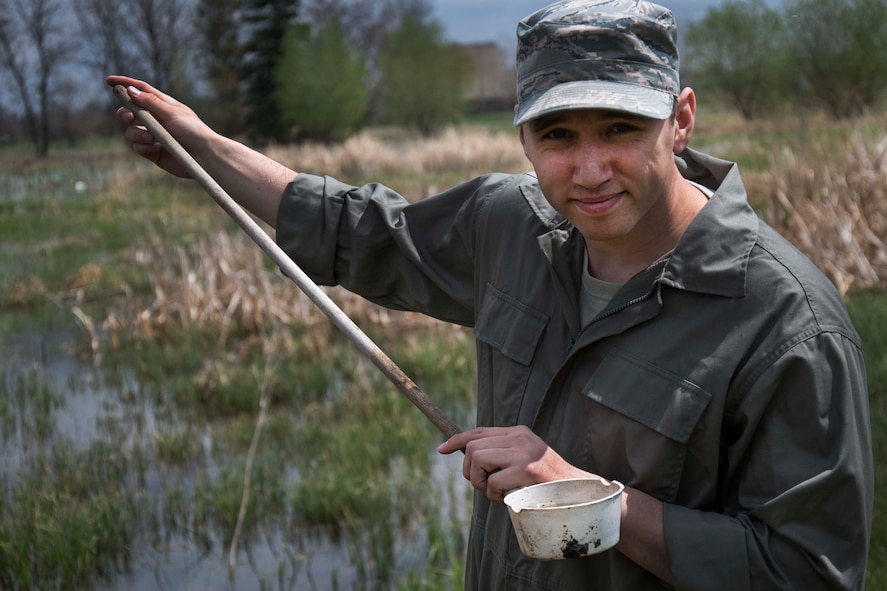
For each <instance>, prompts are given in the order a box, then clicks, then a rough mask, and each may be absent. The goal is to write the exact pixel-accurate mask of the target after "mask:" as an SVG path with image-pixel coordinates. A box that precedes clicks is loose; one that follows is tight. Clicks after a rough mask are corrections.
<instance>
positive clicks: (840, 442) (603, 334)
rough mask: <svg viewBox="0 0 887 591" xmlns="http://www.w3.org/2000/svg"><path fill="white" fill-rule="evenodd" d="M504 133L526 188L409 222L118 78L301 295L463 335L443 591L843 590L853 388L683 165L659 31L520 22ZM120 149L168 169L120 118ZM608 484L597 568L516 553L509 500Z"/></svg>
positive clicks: (865, 523) (404, 209) (715, 194)
mask: <svg viewBox="0 0 887 591" xmlns="http://www.w3.org/2000/svg"><path fill="white" fill-rule="evenodd" d="M517 66H518V101H519V102H518V105H517V107H516V115H515V125H517V126H519V128H520V137H521V141H522V143H523V146H524V150H525V152H526V155H527V157H528V158H529V160H530V162H531V163H532V164H533V168H534V170H535V174H521V175H504V174H492V175H489V176H485V177H482V178H478V179H475V180H473V181H470V182H467V183H465V184H463V185H460V186H458V187H454V188H452V189H450V190H448V191H446V192H444V193H442V194H440V195H437V196H434V197H432V198H429V199H426V200H423V201H420V202H418V203H415V204H412V205H408V204H407V203H406V201H405V200H404V199H403V198H401V197H400V196H399V195H396V194H394V193H393V192H392V191H391V190H389V189H386V188H385V187H380V186H378V185H370V186H365V187H353V186H350V185H346V184H343V183H340V182H338V181H336V180H334V179H331V178H325V177H317V176H313V175H308V174H298V175H297V174H296V173H295V172H294V171H291V170H289V169H287V168H286V167H283V166H282V165H280V164H277V163H275V162H273V161H270V160H268V159H267V158H265V157H263V156H261V155H259V154H257V153H255V152H253V151H251V150H248V149H247V148H245V147H244V146H242V145H241V144H238V143H236V142H233V141H231V140H229V139H226V138H223V137H220V136H218V135H217V134H215V133H214V132H212V130H210V129H209V128H208V127H206V126H205V125H204V124H203V123H202V122H201V121H200V120H199V119H198V118H197V116H196V115H195V114H194V113H193V112H192V111H191V110H190V109H188V108H187V107H185V106H184V105H182V104H180V103H177V102H176V101H174V100H173V99H171V98H170V97H168V96H166V95H164V94H162V93H161V92H159V91H157V90H155V89H153V88H152V87H150V86H149V85H147V84H145V83H143V82H139V81H136V80H132V79H129V78H124V77H118V76H112V77H109V79H108V83H109V84H111V85H115V84H124V85H126V86H128V87H129V92H130V94H131V95H132V97H133V100H134V101H135V102H136V103H137V104H139V105H141V106H144V107H146V108H148V109H150V110H151V111H152V112H153V113H154V114H155V116H156V117H157V118H158V119H159V120H160V121H161V122H162V123H163V124H164V125H165V126H166V127H167V129H168V130H169V131H170V132H171V133H172V134H173V135H174V136H175V137H176V138H177V139H178V140H179V141H180V142H181V143H182V144H183V145H184V146H185V147H186V148H187V149H189V151H190V152H191V153H192V155H193V156H195V158H196V159H197V160H198V161H199V162H200V163H201V164H202V165H203V166H204V167H205V168H206V169H207V170H208V172H210V174H212V175H213V176H214V177H215V178H216V180H217V181H219V183H220V184H221V185H222V186H223V187H225V188H226V190H227V191H228V192H229V193H230V194H231V195H232V196H234V197H235V198H236V199H238V200H239V201H240V202H241V203H243V204H244V205H245V206H247V207H248V208H249V209H250V210H252V211H253V212H254V213H255V214H256V215H258V216H259V217H261V218H262V219H264V220H265V221H266V222H268V223H270V224H272V225H275V226H276V228H277V240H278V242H279V243H280V244H281V246H282V247H283V248H284V249H285V250H286V251H287V252H288V253H290V254H291V255H292V256H293V257H294V258H295V259H296V260H297V261H298V263H299V264H300V266H301V267H302V268H303V269H304V270H305V271H306V272H307V273H308V274H309V275H311V276H312V278H313V279H314V280H315V281H318V282H319V283H324V284H340V285H343V286H345V287H347V288H349V289H351V290H353V291H355V292H357V293H360V294H362V295H364V296H365V297H367V298H369V299H371V300H373V301H375V302H377V303H380V304H382V305H385V306H389V307H392V308H397V309H404V310H417V311H421V312H424V313H426V314H429V315H431V316H435V317H437V318H441V319H444V320H448V321H451V322H455V323H460V324H464V325H468V326H472V327H473V328H474V331H475V334H476V337H477V355H478V407H477V424H478V427H477V428H476V429H473V430H470V431H467V432H465V433H461V434H458V435H456V436H454V437H453V438H451V439H450V440H449V441H447V442H445V443H444V444H442V445H441V446H440V449H439V451H440V452H441V453H453V452H455V451H457V450H460V449H464V450H465V461H464V468H463V471H464V475H465V477H466V478H467V479H469V480H470V481H471V483H472V484H473V485H474V487H475V488H476V489H477V492H476V495H475V506H474V516H473V520H472V527H471V534H470V543H469V555H468V560H467V569H466V570H467V572H466V588H470V589H478V590H484V591H488V590H493V589H500V590H505V589H508V590H512V589H547V590H555V589H556V590H560V589H564V590H578V589H607V590H616V589H660V588H662V585H663V583H664V584H665V585H666V586H673V587H675V588H678V589H700V590H707V591H708V590H711V589H858V588H861V587H862V585H863V581H864V573H865V563H866V555H867V551H868V544H869V532H870V523H871V517H872V502H873V475H872V457H871V442H870V431H869V421H868V407H867V392H866V382H865V369H864V366H863V360H862V356H861V352H860V343H859V338H858V336H857V334H856V332H855V331H854V329H853V327H852V325H851V323H850V320H849V318H848V316H847V313H846V311H845V309H844V306H843V305H842V302H841V299H840V297H839V296H838V294H837V293H836V291H835V290H834V289H833V287H832V286H831V285H830V284H829V282H828V281H827V280H826V279H825V278H824V277H823V276H822V274H820V273H819V272H818V271H817V269H815V268H814V267H813V265H812V264H811V263H810V262H809V261H808V260H807V259H806V258H805V257H803V256H802V255H801V254H800V253H799V252H797V251H796V250H795V249H794V248H792V247H791V246H790V245H789V244H788V243H787V242H786V241H785V240H783V239H782V238H781V237H780V236H778V235H777V234H776V233H775V232H774V231H773V230H772V229H770V228H769V227H767V226H766V225H765V224H764V223H763V222H762V221H761V220H759V219H758V217H757V216H756V215H755V213H754V211H753V210H752V209H751V207H750V206H749V205H748V203H747V199H746V195H745V189H744V187H743V185H742V181H741V179H740V177H739V173H738V171H737V168H736V166H735V165H733V164H731V163H729V162H725V161H721V160H716V159H714V158H711V157H709V156H705V155H703V154H700V153H697V152H695V151H693V150H691V149H689V148H688V147H687V146H688V143H689V141H690V137H691V135H692V132H693V125H694V118H695V112H696V101H695V96H694V94H693V91H692V90H690V89H683V90H681V88H680V86H679V80H678V55H677V49H676V27H675V23H674V19H673V17H672V15H671V13H670V12H668V11H667V10H666V9H664V8H662V7H659V6H656V5H653V4H650V3H648V2H644V1H638V0H610V1H579V0H572V1H565V2H559V3H557V4H554V5H552V6H549V7H548V8H545V9H542V10H540V11H538V12H536V13H534V14H533V15H531V16H529V17H527V18H526V19H524V20H523V21H522V22H521V23H520V24H519V26H518V64H517ZM118 118H119V119H120V120H121V121H123V122H125V123H127V124H130V126H129V127H128V128H127V130H126V132H125V135H126V137H127V138H128V140H129V141H130V142H132V144H133V147H134V149H135V150H136V152H138V153H139V154H141V155H142V156H145V157H146V158H149V159H151V160H153V161H154V162H156V163H157V164H158V165H159V166H161V167H162V168H164V169H166V170H168V171H169V172H172V173H174V174H180V175H181V174H184V173H183V171H182V170H181V169H180V168H179V167H178V166H177V165H176V164H175V163H174V162H172V161H171V160H170V158H169V156H168V154H166V153H165V152H164V151H163V150H162V148H161V147H160V146H159V145H158V144H156V143H155V141H154V138H152V137H151V136H150V134H148V133H147V132H145V131H144V130H143V129H142V128H140V127H139V126H138V122H136V121H134V120H133V116H132V113H131V112H129V111H128V110H126V109H121V110H120V111H119V112H118ZM575 476H600V477H603V478H607V479H615V480H619V481H620V482H622V483H624V484H625V485H626V488H625V493H624V496H623V509H622V522H621V540H620V542H619V544H618V546H617V547H616V548H615V549H613V550H610V551H607V552H604V553H601V554H597V555H593V556H589V557H585V558H580V559H575V560H563V561H552V562H544V561H539V560H533V559H530V558H527V557H525V556H523V555H521V553H520V551H519V549H518V546H517V542H516V539H515V537H514V533H513V531H512V529H511V524H510V521H509V517H508V515H507V511H506V509H505V508H504V506H503V505H502V504H501V501H502V497H503V493H504V492H505V491H507V490H510V489H514V488H517V487H521V486H527V485H530V484H535V483H538V482H545V481H550V480H555V479H560V478H568V477H575Z"/></svg>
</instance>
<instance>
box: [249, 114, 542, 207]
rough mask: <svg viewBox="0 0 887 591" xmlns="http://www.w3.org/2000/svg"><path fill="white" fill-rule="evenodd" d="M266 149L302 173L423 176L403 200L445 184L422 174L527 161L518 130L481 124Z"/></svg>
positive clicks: (518, 168)
mask: <svg viewBox="0 0 887 591" xmlns="http://www.w3.org/2000/svg"><path fill="white" fill-rule="evenodd" d="M266 153H267V154H268V155H269V156H271V157H272V158H274V159H276V160H279V161H280V162H283V163H286V164H287V165H289V166H291V167H293V168H295V169H296V170H301V171H305V172H311V173H314V174H326V175H330V176H333V177H337V178H340V179H342V180H347V181H352V182H356V180H357V179H372V180H374V181H379V180H381V181H383V182H388V181H387V179H391V178H393V177H394V178H398V177H413V178H415V179H423V178H424V179H426V182H424V183H420V188H419V189H418V190H417V191H415V192H411V193H405V196H406V197H407V199H410V200H415V199H419V198H423V197H427V196H428V195H429V194H432V193H435V192H437V190H439V189H444V188H446V187H435V186H433V184H431V185H429V184H428V181H427V177H429V176H435V175H441V174H448V175H455V177H457V178H458V177H461V178H464V179H468V178H472V177H474V176H477V175H480V174H486V173H489V172H523V171H525V170H529V168H530V165H529V162H527V159H526V157H525V156H524V153H523V148H521V145H520V142H519V141H518V139H517V132H513V133H506V132H490V131H488V130H485V129H483V128H473V127H464V128H449V129H447V130H445V131H444V132H442V133H441V134H440V135H438V136H436V137H433V138H420V137H415V136H410V137H409V138H408V139H405V140H404V139H398V140H396V141H391V140H386V139H384V138H383V137H381V136H379V135H378V134H373V133H368V132H366V133H362V134H360V135H357V136H355V137H353V138H351V139H349V140H348V141H346V142H345V143H343V144H341V145H335V146H325V145H319V144H303V145H298V146H278V147H274V148H270V149H269V150H267V151H266Z"/></svg>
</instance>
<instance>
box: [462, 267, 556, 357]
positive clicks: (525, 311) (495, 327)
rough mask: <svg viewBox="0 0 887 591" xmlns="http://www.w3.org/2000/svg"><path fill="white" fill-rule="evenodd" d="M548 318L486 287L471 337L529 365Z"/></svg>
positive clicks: (491, 287)
mask: <svg viewBox="0 0 887 591" xmlns="http://www.w3.org/2000/svg"><path fill="white" fill-rule="evenodd" d="M546 324H548V316H546V315H545V314H542V313H541V312H539V311H537V310H534V309H532V308H530V307H528V306H527V305H526V304H523V303H522V302H520V301H518V300H516V299H514V298H513V297H511V296H509V295H507V294H505V293H503V292H501V291H499V290H498V289H496V288H495V287H493V286H492V285H487V291H486V294H484V301H483V303H482V304H481V307H480V312H479V313H478V316H477V323H476V324H475V327H474V333H475V336H476V337H477V339H478V340H479V341H482V342H484V343H486V344H488V345H490V346H491V347H493V348H495V349H497V350H498V351H500V352H501V353H502V354H503V355H505V356H507V357H509V358H510V359H513V360H514V361H517V362H518V363H520V364H521V365H527V366H528V365H530V363H531V362H532V361H533V355H535V353H536V346H537V345H538V344H539V339H540V338H541V337H542V331H543V330H545V325H546Z"/></svg>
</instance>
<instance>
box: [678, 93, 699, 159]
mask: <svg viewBox="0 0 887 591" xmlns="http://www.w3.org/2000/svg"><path fill="white" fill-rule="evenodd" d="M695 125H696V93H694V92H693V89H692V88H685V89H683V90H682V91H681V94H680V95H679V96H678V98H677V104H676V105H675V117H674V147H673V151H674V153H675V154H680V153H681V152H683V151H684V150H685V149H686V148H687V146H688V145H690V138H691V137H692V136H693V127H694V126H695Z"/></svg>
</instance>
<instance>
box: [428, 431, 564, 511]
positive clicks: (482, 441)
mask: <svg viewBox="0 0 887 591" xmlns="http://www.w3.org/2000/svg"><path fill="white" fill-rule="evenodd" d="M544 448H547V446H546V445H545V444H544V443H543V442H542V440H541V439H539V438H538V437H537V436H536V435H535V434H533V432H532V431H531V430H530V429H528V428H527V427H524V426H518V427H481V428H477V429H472V430H471V431H465V432H463V433H458V434H456V435H454V436H453V437H451V438H450V439H449V440H447V441H446V442H445V443H444V444H442V445H441V446H440V447H439V448H438V451H439V452H440V453H452V452H454V451H456V450H459V449H464V450H465V459H464V460H463V462H462V475H463V477H464V478H465V479H466V480H468V481H469V482H471V485H472V486H473V487H474V488H476V489H477V490H479V491H482V492H484V493H485V494H486V495H487V498H489V499H490V500H491V501H493V502H497V503H501V502H502V497H503V495H504V493H505V491H508V490H511V489H514V488H517V487H519V486H526V485H527V484H532V483H533V482H531V476H530V474H529V472H528V470H527V467H528V465H529V463H531V462H532V461H533V458H534V457H538V456H539V455H540V454H541V453H543V452H542V451H541V450H543V449H544Z"/></svg>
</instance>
